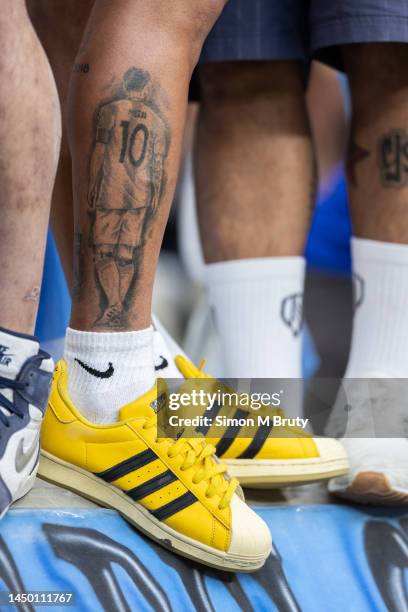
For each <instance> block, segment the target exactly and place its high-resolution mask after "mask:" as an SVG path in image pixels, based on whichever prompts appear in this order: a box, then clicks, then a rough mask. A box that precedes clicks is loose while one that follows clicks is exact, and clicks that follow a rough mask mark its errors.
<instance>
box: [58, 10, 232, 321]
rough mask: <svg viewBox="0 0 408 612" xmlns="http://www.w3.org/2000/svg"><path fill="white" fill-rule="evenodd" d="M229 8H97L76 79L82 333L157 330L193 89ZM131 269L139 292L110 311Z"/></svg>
mask: <svg viewBox="0 0 408 612" xmlns="http://www.w3.org/2000/svg"><path fill="white" fill-rule="evenodd" d="M223 5H224V2H223V1H222V0H220V1H219V2H213V1H211V2H210V1H208V0H206V1H204V0H203V1H202V2H200V11H199V12H197V6H196V5H195V6H194V7H193V6H191V3H190V2H187V1H185V0H178V1H177V2H176V3H174V4H173V6H172V11H171V12H170V14H169V11H168V5H167V3H165V2H163V1H162V0H155V1H154V2H149V3H144V2H138V1H130V0H120V1H118V2H115V4H114V6H113V5H112V3H111V2H108V1H106V0H97V2H96V3H95V6H94V9H93V11H92V14H91V18H90V22H89V24H88V27H87V30H86V33H85V37H84V41H83V44H82V47H81V50H80V52H79V54H78V56H77V59H76V63H77V64H78V65H79V67H78V70H77V71H75V72H74V73H73V76H72V81H71V88H70V103H69V119H68V124H69V138H70V147H71V150H72V155H73V172H74V201H75V206H76V216H77V222H76V226H77V233H78V235H80V238H79V239H78V240H77V243H78V244H79V245H80V248H78V249H77V254H76V257H77V258H78V261H79V262H80V263H79V270H80V278H79V279H77V291H76V295H75V298H74V305H73V313H72V321H71V323H72V326H74V327H75V328H76V329H87V330H93V329H99V330H101V329H106V330H112V329H122V330H131V329H143V328H145V327H147V326H148V325H149V324H150V317H151V293H152V284H153V278H154V272H155V269H156V264H157V258H158V254H159V250H160V245H161V241H162V235H163V231H164V227H165V223H166V220H167V216H168V211H169V206H170V203H171V200H172V197H173V193H174V187H175V182H176V178H177V172H178V165H179V156H180V147H181V141H182V135H183V128H184V120H185V112H186V104H187V91H188V85H189V79H190V75H191V71H192V69H193V67H194V65H195V63H196V61H197V58H198V54H199V52H200V49H201V45H202V42H203V41H204V38H205V36H206V35H207V33H208V31H209V29H210V28H211V26H212V25H213V23H214V21H215V19H216V18H217V16H218V14H219V12H220V11H221V9H222V7H223ZM159 23H160V27H159V26H158V25H157V24H159ZM163 24H164V26H163ZM83 65H86V66H89V69H87V71H86V72H84V71H81V68H80V66H83ZM79 109H80V110H79ZM124 249H125V250H126V251H127V255H126V257H123V250H124ZM108 251H109V252H110V266H111V268H112V269H113V266H116V268H117V273H113V274H112V275H111V276H110V277H109V279H107V278H106V277H104V278H102V277H101V275H100V274H99V272H98V261H100V259H101V255H102V253H107V252H108ZM105 263H106V262H105ZM130 266H134V269H135V271H134V274H133V277H132V280H131V282H130V287H129V290H128V292H127V294H126V296H125V298H124V300H123V301H121V303H120V304H119V305H118V304H115V305H114V306H115V308H110V306H113V305H110V304H109V299H108V295H112V294H113V293H114V292H119V293H120V280H119V281H118V278H119V279H120V269H121V268H122V267H127V271H129V269H130ZM118 284H119V287H118ZM108 285H109V286H108Z"/></svg>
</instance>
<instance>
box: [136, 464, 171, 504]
mask: <svg viewBox="0 0 408 612" xmlns="http://www.w3.org/2000/svg"><path fill="white" fill-rule="evenodd" d="M175 480H177V476H176V475H175V474H173V472H171V471H170V470H166V471H165V472H163V473H162V474H159V475H158V476H155V477H154V478H151V479H150V480H148V481H147V482H145V483H144V484H142V485H139V486H138V487H135V488H134V489H130V490H129V491H126V494H127V495H129V497H131V498H132V499H133V500H134V501H138V500H139V499H143V497H146V496H147V495H150V494H151V493H155V491H159V490H160V489H162V488H163V487H165V486H167V485H168V484H170V483H172V482H174V481H175Z"/></svg>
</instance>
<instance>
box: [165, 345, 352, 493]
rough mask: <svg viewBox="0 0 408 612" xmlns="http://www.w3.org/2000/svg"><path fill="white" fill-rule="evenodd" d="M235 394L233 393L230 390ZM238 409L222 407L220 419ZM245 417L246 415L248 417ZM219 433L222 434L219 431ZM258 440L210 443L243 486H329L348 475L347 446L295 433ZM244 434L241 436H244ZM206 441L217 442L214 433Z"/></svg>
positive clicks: (273, 432) (183, 364)
mask: <svg viewBox="0 0 408 612" xmlns="http://www.w3.org/2000/svg"><path fill="white" fill-rule="evenodd" d="M176 364H177V367H178V368H179V370H180V372H181V373H182V374H183V376H184V377H185V378H186V379H187V380H188V379H190V380H196V379H200V378H211V377H209V375H208V374H205V373H204V372H203V371H202V370H201V369H199V368H196V367H195V366H194V365H193V364H192V363H191V362H189V361H188V359H186V358H185V357H182V356H179V357H176ZM229 391H231V389H230V390H229ZM237 410H238V407H234V406H232V407H231V406H227V407H222V408H221V409H220V410H219V411H218V412H217V415H220V416H222V415H225V416H228V417H232V418H234V416H235V415H236V413H237ZM239 411H240V413H241V416H242V412H245V413H246V415H247V417H251V418H252V417H253V415H254V413H253V411H252V410H251V409H250V408H245V407H244V406H241V405H240V406H239ZM257 415H259V416H262V417H265V416H267V415H268V416H269V417H273V416H274V415H276V416H282V417H283V418H284V417H285V414H284V411H283V410H282V409H273V408H271V407H270V406H264V407H263V408H261V409H260V410H258V411H257ZM244 416H245V415H244ZM218 430H219V428H218ZM263 431H264V432H265V435H264V433H261V429H260V430H259V432H260V435H259V437H252V438H246V437H238V436H237V437H235V438H231V437H226V436H225V437H222V438H218V439H215V440H213V439H211V442H212V443H213V444H214V445H215V447H216V453H217V455H218V456H219V457H220V458H222V459H224V461H225V463H226V464H227V465H228V472H229V473H230V474H231V476H234V477H236V478H237V479H238V480H239V482H240V484H241V485H244V486H246V487H254V488H279V487H283V486H293V485H300V484H307V483H311V482H317V481H323V480H329V479H330V478H334V477H335V476H341V475H344V474H346V473H347V471H348V461H347V455H346V452H345V450H344V448H343V447H342V445H341V444H340V443H339V442H338V441H337V440H333V439H330V438H318V437H313V436H312V435H310V434H309V433H308V432H307V431H305V430H303V429H299V428H296V427H289V426H284V427H277V428H273V427H271V428H270V430H269V431H268V430H267V428H266V427H265V428H264V430H263ZM241 433H242V432H241ZM206 437H207V439H208V438H212V436H211V430H209V431H208V432H206Z"/></svg>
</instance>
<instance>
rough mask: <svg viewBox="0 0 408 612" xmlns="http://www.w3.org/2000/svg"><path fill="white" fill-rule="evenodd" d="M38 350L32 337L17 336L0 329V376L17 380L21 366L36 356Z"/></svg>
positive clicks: (37, 345) (37, 344)
mask: <svg viewBox="0 0 408 612" xmlns="http://www.w3.org/2000/svg"><path fill="white" fill-rule="evenodd" d="M39 348H40V345H39V342H38V340H37V339H36V338H34V337H33V336H23V335H21V336H19V335H15V334H13V333H8V332H5V331H4V330H1V329H0V376H4V377H5V378H10V379H13V380H14V379H15V378H17V376H18V374H19V373H20V370H21V368H22V366H23V364H24V363H25V362H26V361H27V359H29V358H30V357H33V356H34V355H37V354H38V351H39Z"/></svg>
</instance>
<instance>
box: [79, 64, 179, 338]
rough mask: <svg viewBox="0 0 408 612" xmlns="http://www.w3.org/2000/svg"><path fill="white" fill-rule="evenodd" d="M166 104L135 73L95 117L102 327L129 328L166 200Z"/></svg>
mask: <svg viewBox="0 0 408 612" xmlns="http://www.w3.org/2000/svg"><path fill="white" fill-rule="evenodd" d="M161 99H162V96H161V95H160V88H159V87H158V86H157V85H155V84H154V83H153V82H152V79H151V77H150V74H149V73H148V72H147V71H145V70H141V69H139V68H130V69H129V70H127V72H125V74H124V75H123V81H122V84H121V85H120V87H119V88H118V89H117V91H116V92H115V94H114V96H112V97H111V98H110V99H108V100H104V101H103V102H102V103H101V104H100V105H99V106H98V108H97V110H96V113H95V122H94V141H93V145H92V153H91V158H90V166H89V189H88V210H89V214H90V219H91V223H90V231H89V239H88V246H89V247H90V248H91V249H92V252H93V267H94V275H95V281H96V286H97V290H98V292H99V305H100V313H99V315H98V317H97V319H96V320H95V325H98V326H102V327H108V328H115V329H126V327H127V323H128V316H129V310H130V308H131V306H132V303H133V300H134V295H135V292H136V290H137V285H138V280H139V276H140V269H141V264H142V259H143V251H144V245H145V241H146V237H147V235H148V231H149V228H150V227H151V224H152V222H153V220H154V218H155V215H156V213H157V210H158V208H159V206H160V203H161V200H162V198H163V193H164V190H165V186H166V162H167V157H168V152H169V147H170V130H169V127H168V125H167V122H166V120H165V118H164V116H163V113H162V110H161V108H162V107H163V103H162V102H161Z"/></svg>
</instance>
